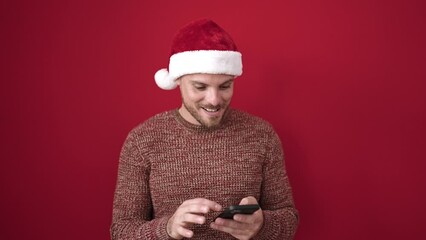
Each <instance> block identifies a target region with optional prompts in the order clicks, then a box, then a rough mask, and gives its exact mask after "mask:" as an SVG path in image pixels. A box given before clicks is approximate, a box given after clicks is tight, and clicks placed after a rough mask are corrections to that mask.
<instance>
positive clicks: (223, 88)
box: [219, 83, 231, 90]
mask: <svg viewBox="0 0 426 240" xmlns="http://www.w3.org/2000/svg"><path fill="white" fill-rule="evenodd" d="M230 87H231V84H230V83H229V84H225V85H221V86H220V87H219V88H220V89H222V90H226V89H228V88H230Z"/></svg>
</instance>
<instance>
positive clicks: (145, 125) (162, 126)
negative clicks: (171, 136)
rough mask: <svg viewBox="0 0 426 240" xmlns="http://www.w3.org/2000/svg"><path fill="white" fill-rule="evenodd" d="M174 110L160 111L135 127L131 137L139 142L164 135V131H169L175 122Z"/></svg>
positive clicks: (131, 131)
mask: <svg viewBox="0 0 426 240" xmlns="http://www.w3.org/2000/svg"><path fill="white" fill-rule="evenodd" d="M174 112H175V111H174V110H170V111H165V112H162V113H158V114H156V115H154V116H152V117H150V118H148V119H147V120H145V121H143V122H141V123H139V124H138V125H136V126H135V127H133V128H132V129H131V130H130V132H129V134H128V137H129V138H135V139H137V141H138V142H140V141H142V142H145V141H150V140H152V139H155V138H157V136H160V135H162V133H163V132H164V131H168V129H170V128H171V126H172V125H173V124H174V122H176V121H175V118H174Z"/></svg>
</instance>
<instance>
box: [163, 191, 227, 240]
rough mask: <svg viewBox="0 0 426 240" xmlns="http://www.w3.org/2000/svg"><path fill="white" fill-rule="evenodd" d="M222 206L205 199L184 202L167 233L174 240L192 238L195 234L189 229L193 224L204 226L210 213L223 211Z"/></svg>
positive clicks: (171, 220)
mask: <svg viewBox="0 0 426 240" xmlns="http://www.w3.org/2000/svg"><path fill="white" fill-rule="evenodd" d="M221 210H222V206H220V205H219V204H218V203H216V202H213V201H210V200H208V199H204V198H196V199H191V200H187V201H185V202H183V203H182V204H181V205H180V206H179V207H178V209H176V211H175V213H174V214H173V216H172V217H171V218H170V219H169V221H168V222H167V233H168V234H169V236H170V237H172V238H174V239H182V238H191V237H192V236H193V235H194V232H192V231H191V230H189V229H188V227H190V226H192V225H193V224H204V223H205V222H206V217H204V216H203V215H204V214H207V213H208V212H210V211H221Z"/></svg>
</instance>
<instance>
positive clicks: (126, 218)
mask: <svg viewBox="0 0 426 240" xmlns="http://www.w3.org/2000/svg"><path fill="white" fill-rule="evenodd" d="M149 171H150V168H149V163H148V162H147V161H144V159H143V156H142V154H141V150H140V145H139V144H138V135H137V134H136V133H135V130H133V131H132V132H130V133H129V135H128V137H127V139H126V141H125V142H124V145H123V148H122V150H121V153H120V160H119V165H118V177H117V184H116V189H115V194H114V203H113V214H112V215H113V216H112V224H111V229H110V232H111V239H114V240H119V239H140V240H143V239H169V236H168V234H167V231H166V225H167V221H168V218H157V219H152V205H151V200H150V199H151V197H150V192H149V182H148V181H149Z"/></svg>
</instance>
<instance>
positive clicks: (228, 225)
mask: <svg viewBox="0 0 426 240" xmlns="http://www.w3.org/2000/svg"><path fill="white" fill-rule="evenodd" d="M247 204H258V203H257V201H256V199H255V198H254V197H246V198H243V199H242V200H241V202H240V205H247ZM262 226H263V212H262V209H259V210H257V211H256V212H254V213H253V214H236V215H235V216H234V219H233V220H230V219H223V218H217V219H216V220H215V221H214V222H212V223H211V225H210V227H211V228H213V229H216V230H219V231H222V232H226V233H229V234H231V235H232V236H234V237H235V238H237V239H240V240H248V239H251V238H252V237H254V236H256V234H257V233H258V232H259V231H260V229H261V228H262Z"/></svg>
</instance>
